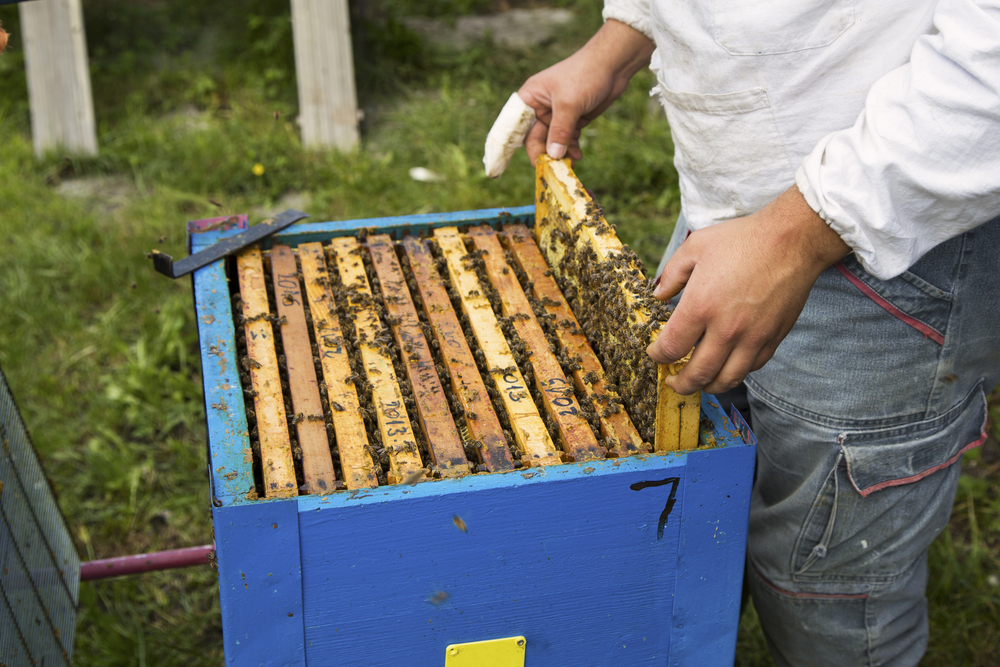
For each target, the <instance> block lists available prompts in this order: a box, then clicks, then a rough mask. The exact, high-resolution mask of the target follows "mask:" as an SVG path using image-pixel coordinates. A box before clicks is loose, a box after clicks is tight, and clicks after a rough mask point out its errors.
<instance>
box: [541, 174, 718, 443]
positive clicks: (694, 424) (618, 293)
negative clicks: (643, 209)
mask: <svg viewBox="0 0 1000 667" xmlns="http://www.w3.org/2000/svg"><path fill="white" fill-rule="evenodd" d="M534 235H535V239H536V240H537V242H538V246H539V247H540V248H541V249H542V250H543V252H545V253H546V255H547V258H548V263H549V266H550V267H552V270H553V272H555V273H557V275H559V276H560V277H561V278H563V279H564V280H565V281H566V282H568V283H570V284H571V285H572V286H573V287H575V288H576V289H577V290H578V293H579V292H584V291H586V290H587V289H588V287H587V285H585V284H584V280H583V276H582V275H581V274H582V273H583V271H585V270H597V269H598V267H586V268H579V266H578V268H577V270H576V271H573V270H568V269H567V268H566V262H565V261H564V260H566V259H568V258H569V256H571V255H573V254H575V253H592V254H593V255H594V256H595V257H596V259H597V261H598V262H599V263H601V264H602V265H603V267H604V268H603V270H605V271H606V272H607V273H608V276H607V277H609V278H610V279H608V280H606V281H604V282H603V283H602V284H601V289H603V290H606V291H607V294H593V295H591V297H590V298H593V299H594V300H595V301H601V302H609V303H612V304H619V305H623V306H624V308H622V310H621V314H624V315H625V319H621V318H620V317H619V312H616V311H615V310H608V311H607V313H606V315H607V316H609V319H610V320H613V322H612V323H613V324H615V325H616V326H608V327H606V328H605V329H604V331H603V334H604V335H605V336H606V338H607V342H608V343H611V344H613V345H615V346H617V347H620V348H621V349H624V350H626V354H625V359H624V360H622V361H621V363H624V364H627V365H629V366H630V367H631V368H632V369H635V368H636V367H638V366H639V365H640V364H641V363H642V359H643V358H644V355H645V348H646V346H647V345H648V344H649V343H651V342H652V341H653V340H655V339H656V336H657V334H658V333H659V331H660V326H661V325H660V322H658V321H657V320H656V319H654V318H653V317H652V313H651V308H650V307H649V305H648V304H649V302H650V296H649V290H648V289H645V290H641V289H639V288H638V283H639V278H640V277H641V272H640V271H639V270H638V267H637V266H636V265H635V262H634V261H633V260H632V259H631V258H630V257H629V252H628V249H627V247H626V246H624V245H623V244H622V242H621V241H620V240H619V239H618V236H617V235H616V234H615V233H614V228H613V227H612V226H611V225H609V224H608V222H607V220H605V219H604V215H603V213H602V212H601V210H600V207H599V206H597V204H596V203H595V202H594V200H593V198H592V197H591V196H590V195H589V194H588V193H587V191H586V190H585V189H584V187H583V184H582V183H580V180H579V179H578V178H577V177H576V174H575V173H574V172H573V169H572V168H571V167H570V164H569V160H552V159H549V158H548V157H547V156H544V155H542V156H540V157H539V159H538V162H537V178H536V204H535V228H534ZM585 256H589V255H585ZM584 296H586V295H583V294H581V298H583V297H584ZM592 333H593V332H592ZM640 355H643V356H641V357H640ZM605 363H606V364H607V363H608V362H607V359H606V360H605ZM685 363H687V358H685V359H682V360H679V361H677V362H675V363H673V364H665V365H662V366H660V367H659V368H657V369H656V379H655V383H656V397H657V398H656V409H655V416H654V423H655V441H654V450H655V451H657V452H660V451H672V450H682V449H694V448H695V447H697V445H698V432H699V422H700V418H701V396H700V392H699V393H698V394H694V395H691V396H682V395H680V394H678V393H676V392H675V391H674V390H673V389H671V388H670V386H669V385H667V383H666V378H667V377H668V375H670V374H676V373H677V372H678V371H679V370H680V368H682V367H683V365H684V364H685ZM636 376H637V373H636V372H635V370H633V372H632V377H631V378H630V379H629V382H637V381H638V380H637V379H636ZM634 417H635V416H634V415H633V418H634Z"/></svg>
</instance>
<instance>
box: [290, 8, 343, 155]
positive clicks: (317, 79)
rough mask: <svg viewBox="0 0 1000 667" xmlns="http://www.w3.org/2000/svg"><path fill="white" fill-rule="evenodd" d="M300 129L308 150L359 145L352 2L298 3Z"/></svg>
mask: <svg viewBox="0 0 1000 667" xmlns="http://www.w3.org/2000/svg"><path fill="white" fill-rule="evenodd" d="M292 35H293V37H294V40H295V75H296V78H297V80H298V87H299V124H300V125H301V127H302V143H303V144H304V145H305V146H306V147H334V148H338V149H340V150H350V149H352V148H354V147H355V146H357V144H358V98H357V92H356V91H355V88H354V57H353V55H352V53H351V23H350V18H349V16H348V13H347V0H292Z"/></svg>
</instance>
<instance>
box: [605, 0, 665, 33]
mask: <svg viewBox="0 0 1000 667" xmlns="http://www.w3.org/2000/svg"><path fill="white" fill-rule="evenodd" d="M649 2H650V0H604V11H603V12H602V16H603V17H604V20H605V21H607V20H608V19H614V20H616V21H620V22H622V23H624V24H625V25H627V26H629V27H632V28H635V29H636V30H638V31H639V32H641V33H642V34H644V35H645V36H646V37H648V38H649V39H653V18H652V14H651V12H650V7H649Z"/></svg>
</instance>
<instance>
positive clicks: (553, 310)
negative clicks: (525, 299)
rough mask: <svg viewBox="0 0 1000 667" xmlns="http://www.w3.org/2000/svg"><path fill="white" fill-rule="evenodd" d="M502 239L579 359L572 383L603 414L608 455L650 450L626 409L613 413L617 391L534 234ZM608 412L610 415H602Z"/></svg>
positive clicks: (511, 230)
mask: <svg viewBox="0 0 1000 667" xmlns="http://www.w3.org/2000/svg"><path fill="white" fill-rule="evenodd" d="M503 236H504V238H505V239H506V242H507V244H508V245H509V246H510V249H511V252H512V253H513V255H514V259H515V261H516V262H517V265H518V266H519V267H520V268H521V270H522V271H524V273H525V275H526V276H527V278H528V280H529V281H530V282H531V284H532V292H533V293H534V295H535V298H536V299H538V301H539V302H541V304H542V306H543V307H544V308H545V311H546V312H547V313H549V314H550V315H551V316H552V318H553V325H554V326H553V329H554V330H555V335H556V338H557V339H558V340H559V343H560V345H562V347H563V349H565V350H566V355H567V356H568V357H569V358H571V359H572V358H573V357H579V358H580V367H579V368H578V369H576V370H574V371H573V381H574V384H575V385H576V387H577V389H579V390H580V391H583V392H585V393H586V394H587V396H589V397H590V399H591V401H592V402H593V404H594V408H595V409H596V410H599V411H601V412H599V415H600V424H601V437H602V438H604V440H605V442H607V443H608V451H609V453H610V454H611V455H613V456H630V455H632V454H638V453H640V452H645V451H647V450H646V447H644V446H643V443H642V438H641V437H640V436H639V432H638V431H636V430H635V426H634V425H633V424H632V420H631V419H629V417H628V414H627V413H626V412H625V410H622V409H620V407H619V408H618V412H614V410H615V408H614V407H612V406H614V405H620V402H621V399H620V398H619V396H618V394H617V393H616V392H613V391H609V390H608V389H607V387H605V382H604V368H603V367H602V366H601V362H600V361H599V360H598V358H597V355H596V354H594V350H593V348H591V347H590V343H589V342H588V341H587V336H586V335H584V333H583V330H582V329H580V324H579V322H577V320H576V316H575V315H573V311H572V310H571V309H570V307H569V304H568V303H566V298H565V297H564V296H563V294H562V292H561V291H559V286H558V285H557V284H556V281H555V279H554V278H553V277H552V271H551V269H549V267H548V265H546V264H545V258H544V257H542V253H541V251H540V250H539V249H538V246H537V245H536V244H535V242H534V241H533V240H532V237H531V232H530V231H529V230H528V228H527V227H525V226H524V225H506V226H504V235H503ZM605 410H606V411H608V412H609V414H607V415H605V414H603V412H604V411H605Z"/></svg>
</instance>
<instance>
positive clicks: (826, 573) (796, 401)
mask: <svg viewBox="0 0 1000 667" xmlns="http://www.w3.org/2000/svg"><path fill="white" fill-rule="evenodd" d="M683 238H684V232H683V230H678V231H677V232H675V239H677V240H683ZM852 277H853V278H852ZM998 381H1000V218H998V219H997V220H994V221H993V222H990V223H987V224H985V225H982V226H980V227H978V228H976V229H974V230H972V231H970V232H967V233H965V234H963V235H962V236H959V237H957V238H955V239H952V240H951V241H948V242H947V243H945V244H942V245H941V246H938V247H937V248H935V249H934V250H933V251H931V252H930V253H929V254H928V255H926V256H925V257H924V258H922V259H921V260H920V261H919V262H918V263H917V264H915V265H914V266H913V267H911V268H910V270H909V271H907V272H906V273H904V274H903V275H901V276H899V277H897V278H895V279H892V280H888V281H881V280H878V279H876V278H874V277H872V276H871V275H869V274H867V273H866V272H865V271H864V270H863V269H862V268H861V267H860V265H859V264H858V263H857V262H856V261H854V260H853V259H852V258H847V259H846V260H844V262H843V263H842V264H841V265H840V266H834V267H831V268H829V269H827V270H826V271H825V272H824V273H823V274H822V275H821V276H820V278H819V280H817V282H816V285H815V286H814V288H813V290H812V292H811V294H810V297H809V300H808V301H807V303H806V306H805V308H804V309H803V311H802V314H801V315H800V317H799V319H798V321H797V323H796V325H795V327H794V328H793V329H792V331H791V332H790V333H789V335H788V337H787V338H786V339H785V340H784V341H783V342H782V343H781V345H780V346H779V347H778V350H777V352H776V353H775V355H774V357H773V358H772V359H771V361H769V362H768V363H767V365H765V366H764V368H762V369H761V370H759V371H756V372H755V373H752V374H751V376H750V377H749V378H748V379H747V381H746V385H747V388H748V391H749V396H750V405H751V413H752V415H753V424H754V431H755V433H756V435H757V438H758V441H759V445H758V450H757V451H758V457H757V481H756V484H755V487H754V492H753V496H752V500H751V509H750V532H749V543H748V549H747V551H748V561H749V563H748V581H749V586H750V591H751V594H752V595H753V599H754V604H755V606H756V608H757V610H758V612H759V614H760V619H761V625H762V626H763V628H764V631H765V634H766V635H767V638H768V643H769V646H770V648H771V653H772V655H773V657H774V659H775V661H776V662H777V664H779V665H810V666H816V665H837V666H838V667H840V666H845V665H865V666H873V665H892V666H894V667H895V666H903V665H916V664H917V663H918V662H919V660H920V657H921V656H922V655H923V652H924V649H925V648H926V642H927V611H926V600H925V597H924V589H925V587H926V580H927V567H926V554H927V548H928V546H929V545H930V543H931V542H932V541H933V540H934V538H935V537H936V536H937V535H938V534H939V533H940V531H941V530H942V529H943V528H944V526H945V525H946V524H947V521H948V518H949V516H950V513H951V505H952V502H953V500H954V496H955V490H956V487H957V484H958V477H959V474H960V465H959V464H958V462H959V460H960V458H961V454H962V452H963V451H965V450H966V449H968V448H969V447H973V446H976V445H977V444H980V443H981V442H982V441H983V439H984V437H985V434H984V431H983V429H984V427H985V419H986V398H985V394H986V393H987V392H989V391H990V390H991V389H992V388H993V387H994V386H995V385H996V384H997V382H998Z"/></svg>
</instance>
